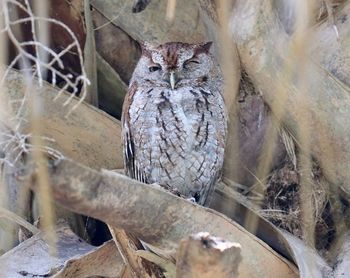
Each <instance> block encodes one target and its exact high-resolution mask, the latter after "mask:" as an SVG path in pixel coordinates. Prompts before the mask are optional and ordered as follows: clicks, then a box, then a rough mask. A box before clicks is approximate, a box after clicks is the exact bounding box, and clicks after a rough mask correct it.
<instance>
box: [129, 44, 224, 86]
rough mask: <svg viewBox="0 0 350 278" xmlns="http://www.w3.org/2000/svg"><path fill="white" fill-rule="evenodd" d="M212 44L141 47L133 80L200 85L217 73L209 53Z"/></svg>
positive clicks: (156, 84)
mask: <svg viewBox="0 0 350 278" xmlns="http://www.w3.org/2000/svg"><path fill="white" fill-rule="evenodd" d="M211 45H212V43H211V42H208V43H203V44H188V43H181V42H169V43H165V44H162V45H159V46H157V47H153V46H151V45H149V44H147V43H144V44H142V45H141V48H142V56H141V58H140V60H139V62H138V64H137V66H136V68H135V71H134V74H133V78H132V79H133V80H132V81H138V82H142V84H144V85H150V86H152V87H154V86H160V87H168V88H171V89H172V90H174V89H178V88H180V87H182V86H193V85H197V86H200V85H202V84H205V83H206V82H207V81H208V79H211V78H212V76H213V74H214V75H215V72H217V71H218V67H217V65H216V64H215V62H214V60H213V57H212V55H211V54H210V52H209V50H210V47H211Z"/></svg>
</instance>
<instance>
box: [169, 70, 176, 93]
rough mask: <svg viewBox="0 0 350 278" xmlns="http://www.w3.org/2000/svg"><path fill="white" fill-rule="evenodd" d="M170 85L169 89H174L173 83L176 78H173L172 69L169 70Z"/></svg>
mask: <svg viewBox="0 0 350 278" xmlns="http://www.w3.org/2000/svg"><path fill="white" fill-rule="evenodd" d="M169 78H170V80H169V81H170V87H171V89H172V90H174V89H175V83H176V80H175V72H173V71H171V72H170V77H169Z"/></svg>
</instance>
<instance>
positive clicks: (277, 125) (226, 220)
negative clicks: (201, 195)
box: [0, 0, 350, 277]
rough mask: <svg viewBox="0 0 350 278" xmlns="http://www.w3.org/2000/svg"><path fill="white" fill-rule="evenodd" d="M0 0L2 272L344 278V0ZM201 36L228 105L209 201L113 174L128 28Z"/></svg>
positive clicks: (188, 38) (347, 9)
mask: <svg viewBox="0 0 350 278" xmlns="http://www.w3.org/2000/svg"><path fill="white" fill-rule="evenodd" d="M0 5H1V6H0V14H1V16H0V62H1V63H0V186H1V195H0V196H1V209H0V251H1V254H2V256H0V270H1V273H2V275H4V277H25V276H30V275H31V276H40V277H91V276H102V277H164V276H165V277H213V275H214V274H213V273H215V276H216V277H273V276H276V275H277V276H278V277H297V276H298V275H299V276H300V277H343V275H344V274H345V272H346V271H347V267H348V266H347V264H348V261H349V259H350V258H349V256H350V254H349V248H348V245H349V228H348V227H349V224H350V215H349V204H350V203H349V202H350V197H349V196H350V195H349V194H350V193H349V192H350V188H349V180H350V126H349V124H348V119H349V117H350V108H349V107H350V106H349V103H350V95H349V93H350V89H349V76H350V64H349V61H350V59H349V53H350V51H349V39H350V25H349V16H350V3H349V1H345V0H308V1H304V0H298V1H294V0H281V1H272V0H263V1H257V0H236V1H216V0H190V1H187V0H177V1H176V0H167V1H163V0H153V1H150V0H148V1H145V0H134V1H132V0H128V1H117V0H113V1H101V0H90V1H88V0H85V1H82V0H72V1H53V0H50V1H44V2H43V1H40V0H31V1H30V0H2V1H1V2H0ZM206 40H212V41H214V45H215V49H214V50H213V51H214V55H215V57H216V59H217V61H218V63H220V65H221V67H222V70H223V74H224V77H225V80H226V82H225V92H224V97H225V101H226V105H227V108H228V110H229V114H230V123H229V138H228V144H227V145H228V148H227V150H226V157H225V163H224V169H223V181H222V182H220V183H219V184H218V185H217V188H216V191H215V193H214V195H213V196H212V201H211V204H210V208H211V209H208V208H203V207H200V206H198V205H196V204H193V203H190V202H188V201H186V200H183V199H181V198H179V197H177V196H174V195H172V194H171V193H169V192H166V191H165V190H164V189H162V188H160V187H157V186H155V185H146V184H142V183H139V182H137V181H134V180H130V179H129V178H127V177H125V176H123V175H122V174H120V173H118V172H120V171H119V170H118V171H116V169H122V168H123V162H122V151H121V141H120V122H119V119H120V115H121V106H122V101H123V97H124V94H125V91H126V88H127V86H128V82H129V79H130V77H131V74H132V71H133V69H134V66H135V64H136V62H137V60H138V58H139V57H140V46H139V42H141V41H148V42H151V43H154V44H158V43H163V42H167V41H183V42H202V41H206ZM103 111H104V112H103ZM105 112H107V113H108V114H109V115H108V114H106V113H105ZM101 169H102V170H101ZM73 231H74V232H73ZM203 232H206V233H203ZM78 236H79V237H78ZM217 237H220V238H217ZM103 242H105V243H103ZM102 243H103V244H102ZM101 244H102V245H101ZM97 245H98V246H97Z"/></svg>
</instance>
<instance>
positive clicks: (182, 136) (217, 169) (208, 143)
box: [122, 69, 227, 204]
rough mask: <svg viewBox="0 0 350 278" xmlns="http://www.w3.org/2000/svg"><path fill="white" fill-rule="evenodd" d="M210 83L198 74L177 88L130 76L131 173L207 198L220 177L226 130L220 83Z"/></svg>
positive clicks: (126, 121) (127, 140)
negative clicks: (214, 84) (142, 80)
mask: <svg viewBox="0 0 350 278" xmlns="http://www.w3.org/2000/svg"><path fill="white" fill-rule="evenodd" d="M215 70H217V69H215ZM215 76H217V75H215ZM197 77H198V76H197ZM208 79H210V75H209V78H208ZM187 80H188V79H187ZM191 83H192V84H191ZM160 84H163V83H160ZM212 85H213V84H211V82H210V80H207V79H206V78H205V79H204V81H203V78H202V76H201V75H200V76H199V78H193V79H192V80H191V82H184V85H182V86H179V87H178V88H177V89H171V88H170V87H169V86H165V85H164V84H163V85H160V86H159V84H156V83H155V82H151V81H150V80H148V81H147V82H142V83H139V82H138V81H137V80H135V79H134V80H132V84H131V86H130V88H129V92H128V94H127V96H126V99H125V103H124V109H123V119H122V124H123V140H124V159H125V168H126V173H127V174H128V175H129V176H130V177H132V178H134V179H137V180H139V181H142V182H145V183H158V184H160V185H162V186H165V187H168V188H170V189H172V190H175V191H177V192H179V193H180V194H181V195H183V196H185V197H188V198H191V197H193V198H194V199H195V200H196V201H197V202H198V203H199V204H205V203H206V201H207V199H208V196H209V195H211V193H212V191H213V187H214V184H215V183H216V182H217V180H218V179H219V177H220V173H221V168H222V165H223V160H224V149H225V141H226V133H227V114H226V109H225V104H224V100H223V97H222V95H221V84H220V86H216V89H215V86H212Z"/></svg>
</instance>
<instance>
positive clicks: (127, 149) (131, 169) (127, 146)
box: [121, 82, 147, 182]
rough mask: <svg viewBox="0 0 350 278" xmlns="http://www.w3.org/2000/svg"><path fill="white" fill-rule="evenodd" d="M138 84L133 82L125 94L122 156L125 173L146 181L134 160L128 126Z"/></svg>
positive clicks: (122, 120) (132, 142)
mask: <svg viewBox="0 0 350 278" xmlns="http://www.w3.org/2000/svg"><path fill="white" fill-rule="evenodd" d="M137 89H138V85H137V83H136V82H133V83H132V84H131V85H130V87H129V89H128V92H127V94H126V96H125V99H124V103H123V110H122V119H121V122H122V141H123V144H124V146H123V156H124V170H125V173H126V175H128V176H129V177H131V178H133V179H136V180H138V181H141V182H147V181H146V178H145V175H144V173H143V171H141V170H140V168H139V167H138V164H137V162H136V160H135V144H134V138H133V135H132V129H131V127H130V114H129V109H130V105H131V104H132V101H133V97H134V94H135V93H136V92H137Z"/></svg>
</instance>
